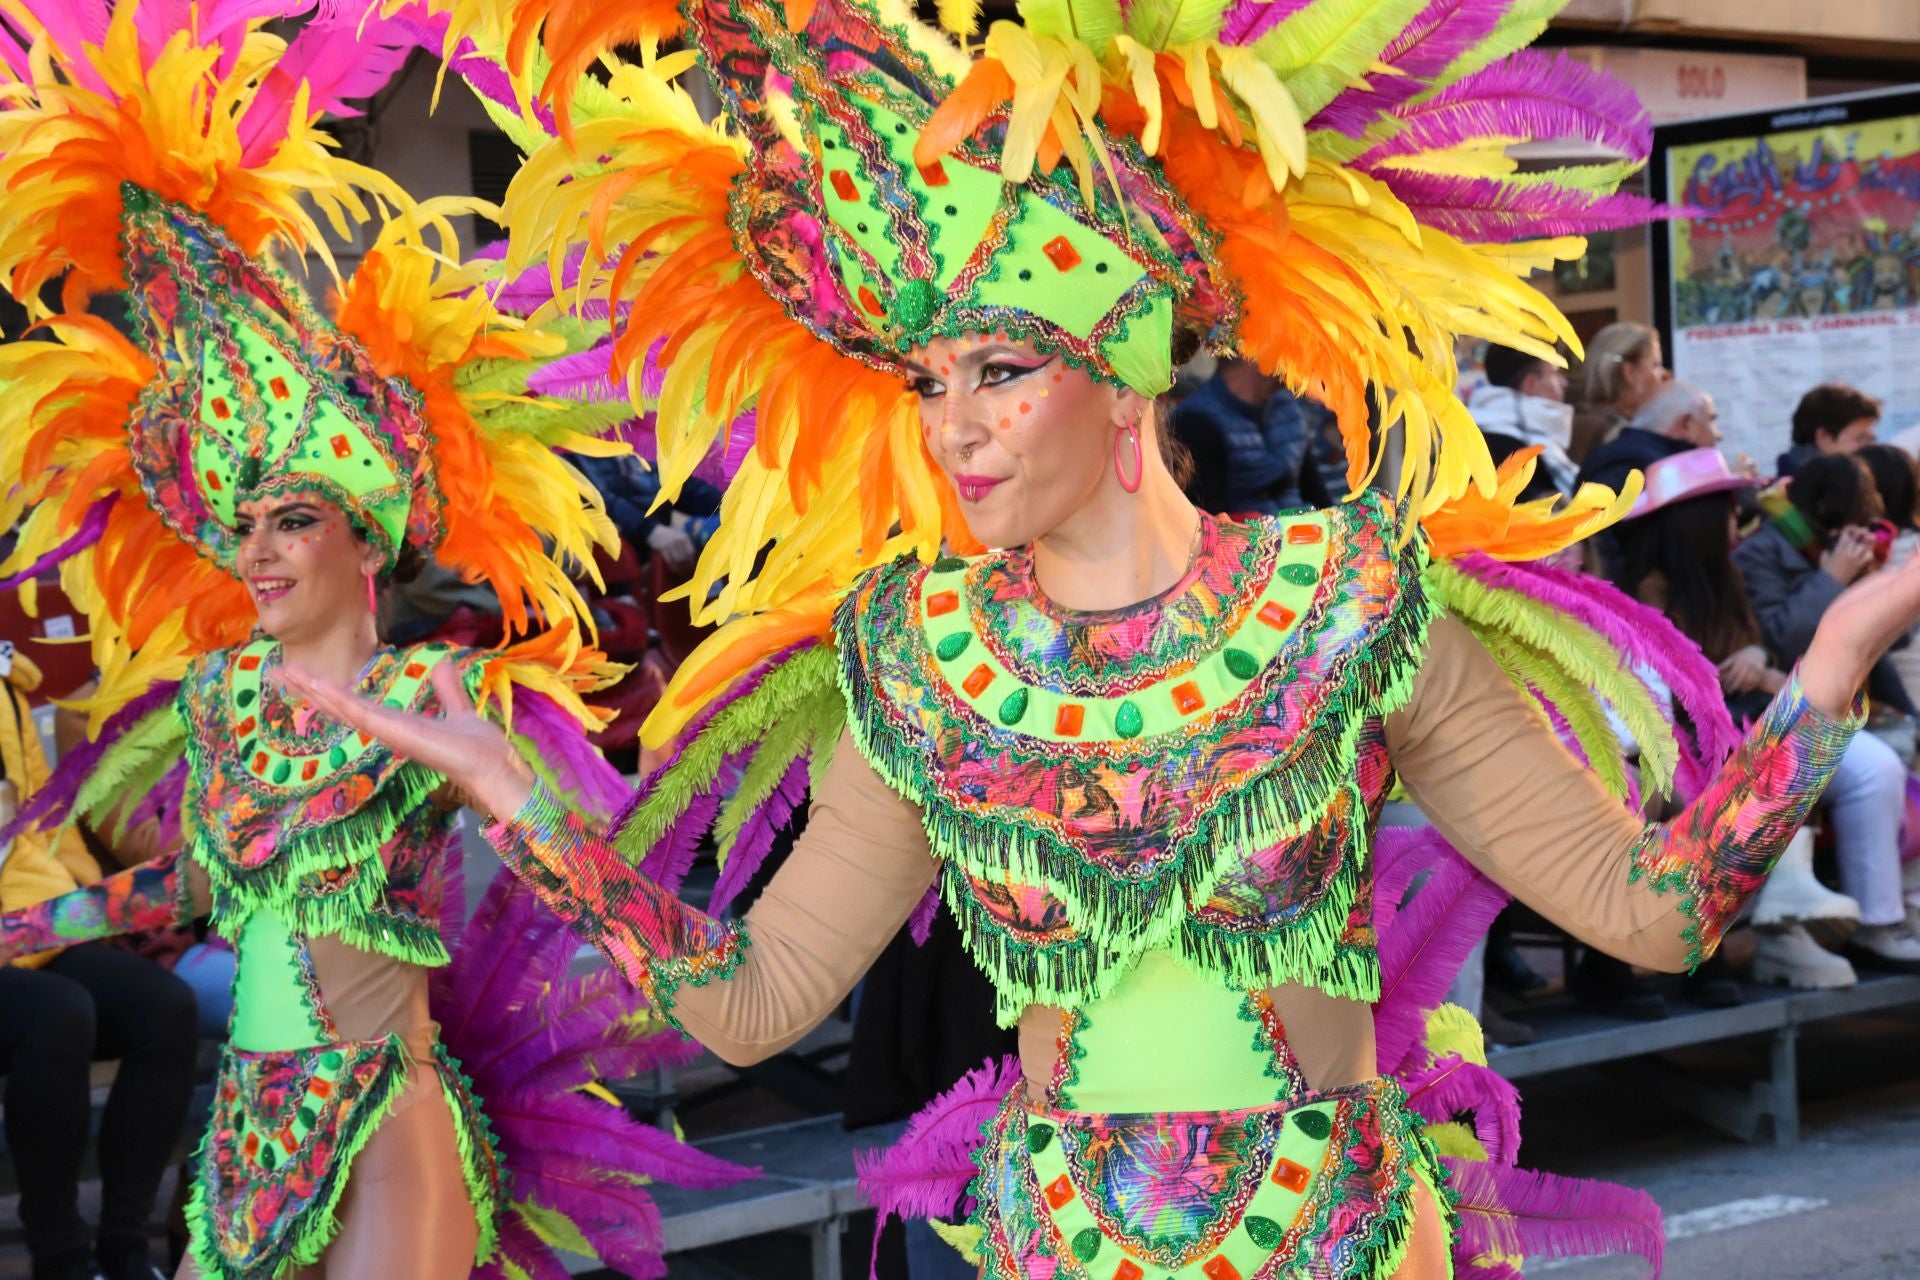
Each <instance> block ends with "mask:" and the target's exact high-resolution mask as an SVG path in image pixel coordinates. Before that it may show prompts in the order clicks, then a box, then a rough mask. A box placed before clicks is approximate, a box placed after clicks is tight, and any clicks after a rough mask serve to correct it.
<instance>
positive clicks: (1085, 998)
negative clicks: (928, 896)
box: [834, 503, 1431, 1025]
mask: <svg viewBox="0 0 1920 1280" xmlns="http://www.w3.org/2000/svg"><path fill="white" fill-rule="evenodd" d="M1354 518H1356V519H1360V520H1370V521H1379V522H1381V523H1390V520H1391V517H1389V516H1387V515H1385V514H1383V513H1382V512H1381V511H1380V509H1379V508H1378V506H1377V505H1376V504H1373V503H1367V504H1365V505H1364V506H1363V507H1362V508H1361V509H1360V511H1359V512H1358V513H1357V514H1356V516H1355V517H1354ZM1386 536H1387V537H1388V538H1389V539H1390V538H1391V537H1392V534H1391V531H1389V532H1388V533H1387V535H1386ZM1425 563H1426V548H1425V544H1424V542H1422V541H1420V540H1418V539H1416V540H1415V541H1414V542H1412V543H1411V544H1409V546H1408V547H1407V548H1406V549H1405V550H1403V551H1402V552H1401V553H1399V555H1398V556H1397V559H1396V577H1397V578H1398V585H1399V592H1400V595H1399V599H1398V601H1397V603H1396V605H1395V607H1394V609H1393V611H1392V612H1391V613H1390V614H1389V615H1388V616H1387V617H1385V618H1384V619H1382V620H1381V621H1380V622H1379V623H1378V624H1376V626H1375V627H1374V629H1373V630H1372V632H1371V633H1370V634H1368V635H1367V636H1365V637H1363V638H1362V639H1360V640H1359V641H1358V642H1357V643H1356V648H1355V652H1354V654H1353V656H1352V659H1351V661H1349V662H1348V663H1347V664H1346V665H1345V666H1344V668H1342V669H1341V670H1340V671H1338V672H1336V673H1335V675H1334V677H1333V678H1335V679H1338V680H1339V681H1340V687H1339V689H1338V690H1337V691H1336V694H1335V696H1334V697H1332V698H1330V699H1329V700H1328V703H1327V710H1326V711H1325V712H1323V713H1322V717H1321V720H1320V721H1319V722H1318V723H1316V724H1313V725H1309V726H1306V727H1305V728H1304V729H1303V731H1302V735H1301V737H1302V739H1303V740H1304V741H1305V742H1306V743H1307V744H1308V746H1307V748H1306V750H1305V752H1304V753H1303V755H1302V756H1301V757H1300V758H1299V759H1298V760H1297V761H1294V762H1291V763H1289V764H1288V765H1287V767H1285V768H1281V767H1280V765H1279V763H1278V762H1276V763H1275V764H1274V765H1272V766H1271V767H1269V768H1267V769H1266V770H1265V771H1263V772H1261V773H1258V774H1255V775H1254V776H1253V777H1251V778H1249V779H1248V780H1247V781H1246V783H1245V784H1244V785H1243V786H1241V787H1239V788H1237V789H1236V790H1234V791H1233V792H1232V793H1231V794H1228V795H1226V796H1223V797H1222V798H1221V799H1220V800H1219V801H1218V802H1217V803H1216V804H1215V806H1214V807H1213V808H1212V809H1211V810H1210V811H1208V812H1206V813H1204V814H1201V815H1199V818H1198V820H1197V822H1196V823H1195V825H1194V827H1193V829H1192V830H1191V831H1190V832H1189V833H1188V834H1187V835H1186V836H1184V837H1183V838H1182V839H1181V840H1180V841H1179V842H1178V843H1177V844H1176V846H1175V847H1174V849H1173V851H1172V857H1171V858H1170V859H1169V860H1168V862H1167V864H1166V867H1165V869H1164V870H1163V872H1162V873H1161V874H1160V875H1159V876H1156V877H1153V878H1151V879H1139V880H1134V879H1127V878H1122V877H1117V876H1114V875H1112V874H1110V873H1108V872H1106V871H1104V870H1102V869H1101V868H1099V867H1097V866H1094V865H1093V864H1092V863H1090V862H1089V861H1087V860H1086V859H1085V858H1083V857H1081V856H1080V855H1079V854H1078V853H1077V852H1076V851H1075V850H1074V849H1073V848H1072V847H1071V846H1069V845H1067V844H1066V843H1065V842H1063V841H1061V840H1060V839H1058V838H1057V837H1056V836H1055V835H1054V834H1053V833H1052V832H1050V831H1049V830H1047V829H1046V828H1045V827H1044V826H1042V825H1040V824H1039V823H1038V822H1037V821H1033V820H1023V819H1021V818H1020V817H1016V816H1009V815H1007V814H1004V813H997V812H987V811H983V810H981V809H978V808H975V807H973V806H972V805H971V804H969V803H968V802H966V801H964V800H955V799H952V798H949V797H948V796H946V795H945V794H943V793H942V792H941V791H940V790H939V788H938V787H937V786H936V785H935V784H934V781H933V779H932V778H931V777H930V776H929V774H928V772H927V762H926V760H925V758H924V756H923V755H922V753H921V752H919V751H918V750H916V749H914V748H912V747H909V746H908V744H907V743H906V742H905V741H903V739H902V737H901V735H900V733H899V731H898V730H897V729H896V728H895V726H894V724H893V722H892V719H891V717H890V713H889V709H888V707H887V706H886V704H885V701H884V699H883V698H882V696H881V695H880V694H879V693H878V692H876V691H875V689H874V688H873V686H872V685H871V684H870V682H869V681H868V678H867V673H866V669H865V665H864V661H863V649H862V637H861V634H860V616H859V613H858V610H859V608H860V605H861V602H862V600H863V599H864V596H865V593H864V592H863V591H859V590H856V591H855V593H854V594H852V595H850V596H849V597H848V598H847V599H846V601H844V602H843V603H842V604H841V606H840V608H839V610H838V611H837V612H836V613H835V615H834V628H835V636H836V642H837V648H838V651H839V655H840V663H839V676H840V683H841V691H842V693H843V694H844V696H845V698H846V702H847V706H848V709H849V713H848V723H849V725H850V727H851V728H852V731H853V738H854V742H855V744H856V745H857V746H858V747H859V749H860V753H861V754H862V755H863V756H865V757H866V759H867V760H868V761H869V762H870V763H871V764H872V765H873V767H874V769H875V771H876V772H878V773H879V774H880V776H881V777H882V778H883V779H884V780H885V781H886V782H887V784H888V785H889V786H890V787H892V788H893V790H894V791H896V792H898V793H899V794H900V795H901V796H903V797H905V798H906V799H907V800H908V801H910V802H912V803H913V804H915V805H917V806H918V807H919V808H920V810H921V814H922V821H923V823H924V825H925V828H926V832H927V839H928V843H929V844H930V846H931V847H932V850H933V853H934V854H935V856H936V857H939V858H941V859H942V860H944V861H947V862H950V863H952V864H953V865H954V866H956V867H958V868H959V869H961V870H962V871H965V872H966V873H967V874H969V875H973V876H976V877H979V878H982V879H992V880H996V881H1000V880H1012V881H1015V882H1024V883H1029V884H1041V883H1044V884H1046V885H1047V886H1048V887H1049V888H1050V889H1052V890H1054V891H1055V892H1056V893H1058V894H1059V896H1060V897H1061V898H1062V899H1063V901H1064V902H1065V903H1066V906H1067V910H1068V915H1069V918H1070V919H1071V921H1072V923H1073V925H1074V927H1075V929H1076V930H1077V931H1078V932H1079V934H1080V940H1077V941H1075V942H1072V943H1065V944H1053V945H1048V946H1035V945H1032V944H1030V943H1027V942H1025V941H1024V940H1023V939H1021V938H1018V937H1016V936H1014V935H1013V934H1011V933H1009V932H1007V931H1006V930H1004V929H1002V928H999V927H997V926H995V925H994V923H993V922H992V921H991V920H989V919H987V918H986V916H985V914H984V912H981V911H979V910H978V909H977V906H976V904H974V902H973V895H972V891H971V889H970V887H969V886H968V884H967V883H966V881H965V879H964V878H963V877H961V876H955V875H946V876H943V877H942V896H943V897H944V898H945V900H946V902H947V904H948V906H949V907H950V908H951V909H952V910H953V911H954V913H955V916H956V918H958V919H960V920H962V921H964V922H966V925H967V927H966V928H965V929H963V934H964V936H965V938H966V945H967V949H968V951H969V952H970V953H971V954H972V955H973V957H974V958H975V960H976V961H977V962H979V964H980V965H981V967H982V968H983V969H984V970H985V971H986V972H987V974H988V975H989V976H990V977H991V978H992V980H993V983H994V987H995V992H996V995H997V997H998V1004H999V1013H1000V1018H1001V1021H1002V1023H1003V1025H1011V1023H1012V1022H1014V1021H1016V1020H1017V1019H1018V1017H1019V1015H1020V1012H1021V1011H1022V1010H1023V1009H1024V1008H1025V1007H1026V1006H1027V1005H1029V1004H1035V1003H1038V1004H1052V1005H1064V1006H1067V1007H1080V1006H1084V1005H1085V1004H1087V1003H1089V1002H1091V1001H1093V1000H1096V999H1099V998H1100V997H1102V996H1105V995H1107V994H1108V993H1109V992H1111V991H1112V989H1113V987H1114V986H1115V985H1116V984H1117V983H1118V982H1119V981H1120V979H1121V978H1122V977H1123V976H1124V975H1125V973H1126V970H1127V967H1128V966H1127V963H1126V962H1127V961H1128V960H1130V959H1131V958H1133V957H1136V956H1138V955H1139V954H1141V953H1142V952H1144V951H1147V950H1150V949H1153V948H1156V947H1171V948H1175V949H1176V950H1177V952H1178V954H1179V955H1180V956H1181V958H1182V959H1184V960H1186V961H1187V962H1188V963H1189V964H1191V965H1193V966H1194V967H1196V968H1197V969H1199V970H1200V971H1201V972H1205V973H1208V974H1211V975H1214V976H1216V977H1218V978H1219V979H1220V980H1221V981H1222V982H1224V983H1226V984H1227V985H1229V986H1234V987H1242V988H1247V987H1256V986H1270V985H1272V984H1273V983H1274V982H1275V981H1284V980H1287V979H1290V978H1298V979H1302V980H1308V981H1311V982H1312V983H1313V985H1314V986H1316V987H1318V988H1320V989H1321V990H1324V991H1326V992H1327V993H1328V994H1331V995H1336V996H1342V997H1346V998H1349V999H1358V1000H1369V1001H1371V1000H1376V999H1378V998H1379V995H1380V974H1379V965H1378V962H1377V960H1375V959H1373V958H1372V957H1371V956H1370V955H1368V954H1367V953H1365V952H1355V951H1353V950H1352V949H1351V948H1343V947H1341V946H1340V945H1339V942H1340V939H1341V937H1342V936H1343V935H1344V934H1345V931H1346V923H1347V916H1348V914H1349V913H1350V911H1351V909H1352V907H1353V903H1354V900H1355V896H1356V895H1357V893H1358V890H1359V884H1360V880H1359V877H1360V876H1361V875H1364V874H1367V873H1368V872H1367V869H1366V866H1365V863H1366V858H1367V853H1368V850H1369V848H1370V845H1369V843H1368V837H1367V835H1366V828H1367V825H1368V824H1367V821H1366V818H1365V813H1364V810H1363V809H1361V808H1360V807H1359V806H1358V805H1356V807H1355V811H1354V825H1353V832H1354V836H1353V841H1354V848H1353V851H1352V852H1353V856H1352V857H1351V858H1350V859H1348V863H1349V865H1348V867H1347V868H1344V869H1343V870H1342V871H1341V872H1340V875H1339V878H1338V879H1337V880H1336V881H1335V883H1334V885H1333V886H1332V888H1331V889H1330V890H1329V892H1328V895H1327V897H1326V898H1325V899H1323V900H1322V901H1321V902H1320V903H1319V904H1317V905H1316V907H1315V909H1314V910H1312V911H1311V912H1309V913H1308V914H1307V915H1306V916H1305V917H1303V918H1300V919H1297V920H1294V921H1292V922H1290V923H1289V924H1287V925H1286V926H1284V927H1282V928H1280V929H1277V930H1274V931H1271V932H1269V933H1266V934H1251V933H1250V934H1245V935H1240V934H1230V933H1227V932H1225V931H1223V930H1217V929H1207V928H1205V927H1199V926H1197V923H1196V922H1194V921H1191V920H1190V919H1189V918H1188V915H1187V906H1186V904H1187V903H1188V902H1204V901H1206V900H1207V899H1208V898H1209V897H1211V896H1212V892H1213V889H1214V886H1215V885H1216V884H1217V883H1218V881H1219V878H1220V876H1221V875H1222V874H1223V872H1224V871H1225V869H1226V867H1225V859H1223V858H1221V857H1218V856H1216V851H1218V850H1222V849H1232V848H1236V847H1237V848H1264V847H1268V846H1270V845H1272V844H1275V843H1278V842H1280V841H1282V840H1287V839H1291V838H1294V837H1296V836H1299V835H1300V834H1302V833H1303V832H1305V831H1306V830H1307V829H1308V828H1310V827H1311V826H1312V825H1313V824H1314V823H1316V822H1318V821H1319V820H1320V819H1321V818H1322V817H1323V816H1324V815H1325V814H1326V812H1327V809H1328V806H1329V804H1330V803H1331V802H1332V800H1333V798H1334V796H1335V794H1336V793H1337V792H1338V791H1339V789H1340V788H1341V787H1343V786H1348V785H1351V784H1352V781H1353V776H1354V772H1353V771H1354V762H1355V759H1356V757H1357V754H1358V747H1359V739H1360V734H1361V731H1362V729H1363V728H1364V726H1365V724H1366V723H1367V721H1368V720H1370V719H1372V718H1375V717H1380V716H1386V715H1390V714H1392V713H1393V712H1394V711H1396V710H1398V709H1399V708H1400V707H1401V706H1403V705H1404V704H1405V703H1406V701H1407V699H1408V698H1409V697H1410V696H1411V695H1412V691H1413V678H1414V675H1415V673H1416V669H1417V667H1418V663H1419V658H1420V655H1421V654H1422V653H1424V652H1425V649H1426V638H1427V627H1428V622H1429V619H1430V616H1431V609H1430V606H1429V604H1428V602H1427V598H1426V594H1425V591H1424V590H1423V588H1422V584H1421V573H1422V570H1423V569H1424V568H1425ZM1357 568H1358V566H1357V565H1356V564H1354V563H1352V562H1349V563H1346V564H1343V565H1341V566H1340V567H1339V570H1338V572H1339V573H1340V574H1341V577H1340V579H1339V580H1338V581H1336V582H1335V583H1334V584H1333V590H1334V592H1335V593H1336V595H1335V599H1334V602H1333V606H1332V607H1333V608H1334V609H1338V608H1339V607H1340V606H1339V600H1338V593H1340V592H1342V591H1344V590H1345V589H1346V588H1347V586H1348V584H1349V583H1350V582H1351V581H1352V580H1353V579H1354V578H1355V577H1356V576H1357ZM890 569H894V566H882V567H881V568H880V569H878V570H876V571H874V572H875V573H879V574H884V573H887V572H888V571H889V570H890ZM894 571H898V570H897V569H894ZM1311 642H1312V637H1311V636H1306V635H1302V636H1300V637H1297V638H1296V641H1295V642H1292V643H1290V644H1289V647H1288V648H1287V649H1286V650H1283V656H1284V655H1286V654H1292V653H1295V652H1298V651H1299V650H1298V647H1297V646H1298V645H1303V644H1310V643H1311ZM1286 674H1288V673H1283V674H1282V677H1281V680H1280V682H1279V683H1278V684H1276V686H1275V688H1276V690H1277V689H1279V688H1281V687H1284V683H1285V677H1286ZM1169 880H1171V881H1172V883H1171V884H1169V883H1168V881H1169Z"/></svg>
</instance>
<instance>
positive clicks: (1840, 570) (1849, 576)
mask: <svg viewBox="0 0 1920 1280" xmlns="http://www.w3.org/2000/svg"><path fill="white" fill-rule="evenodd" d="M1871 568H1873V531H1872V530H1870V529H1867V528H1865V527H1863V526H1861V525H1857V524H1850V525H1848V526H1847V527H1846V528H1844V529H1842V530H1841V531H1840V536H1839V537H1837V538H1835V539H1834V542H1833V545H1832V546H1831V547H1828V548H1827V549H1826V550H1825V551H1823V552H1822V553H1821V554H1820V571H1821V572H1822V573H1824V574H1826V575H1827V576H1828V577H1830V578H1832V579H1833V580H1834V581H1835V582H1838V583H1839V584H1840V585H1841V586H1843V587H1844V586H1846V585H1847V584H1849V583H1851V582H1854V581H1855V580H1857V579H1858V578H1859V577H1860V575H1861V574H1863V573H1865V572H1866V571H1867V570H1869V569H1871Z"/></svg>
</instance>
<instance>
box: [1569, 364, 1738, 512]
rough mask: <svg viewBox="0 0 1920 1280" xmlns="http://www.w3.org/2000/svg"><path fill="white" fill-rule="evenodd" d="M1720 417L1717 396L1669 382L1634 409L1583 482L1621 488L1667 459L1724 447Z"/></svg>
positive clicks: (1590, 461) (1591, 460)
mask: <svg viewBox="0 0 1920 1280" xmlns="http://www.w3.org/2000/svg"><path fill="white" fill-rule="evenodd" d="M1719 422H1720V415H1719V412H1718V411H1717V410H1716V409H1715V408H1714V405H1713V397H1712V396H1710V395H1708V394H1707V393H1706V392H1704V391H1702V390H1701V389H1700V388H1698V387H1696V386H1694V385H1693V384H1691V383H1687V382H1669V383H1667V384H1666V385H1665V386H1663V387H1661V388H1659V389H1658V390H1656V391H1655V392H1654V393H1653V394H1652V395H1651V396H1649V397H1648V398H1647V399H1646V401H1645V402H1644V403H1642V404H1641V405H1640V407H1639V408H1638V409H1637V410H1635V411H1634V415H1633V418H1632V419H1631V420H1630V421H1629V422H1628V423H1627V424H1626V425H1625V426H1623V427H1622V428H1620V431H1619V433H1618V434H1616V435H1615V436H1614V437H1613V439H1611V440H1609V441H1607V442H1606V443H1605V444H1603V445H1600V446H1599V447H1598V448H1596V449H1595V450H1594V451H1593V452H1592V453H1590V454H1588V455H1587V461H1586V464H1585V465H1584V466H1582V467H1581V468H1580V483H1581V484H1603V485H1606V486H1607V488H1609V489H1613V490H1616V491H1617V490H1619V488H1620V486H1622V485H1623V484H1625V483H1626V482H1627V476H1628V475H1630V474H1632V473H1633V472H1635V471H1645V470H1646V469H1647V468H1648V467H1650V466H1652V465H1653V464H1654V463H1656V462H1658V461H1660V459H1662V458H1670V457H1672V456H1673V455H1674V454H1676V453H1681V452H1683V451H1685V450H1687V449H1711V448H1713V447H1714V446H1715V445H1717V444H1719V443H1720V425H1719Z"/></svg>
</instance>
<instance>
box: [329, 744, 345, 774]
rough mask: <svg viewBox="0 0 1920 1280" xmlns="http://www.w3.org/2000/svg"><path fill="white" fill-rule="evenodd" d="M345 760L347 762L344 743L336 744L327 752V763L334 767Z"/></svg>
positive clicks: (337, 766)
mask: <svg viewBox="0 0 1920 1280" xmlns="http://www.w3.org/2000/svg"><path fill="white" fill-rule="evenodd" d="M346 762H347V748H346V746H345V745H344V744H342V745H340V746H336V747H335V748H334V749H333V750H331V751H329V752H327V763H328V764H329V765H332V766H333V767H334V768H336V769H338V768H339V767H340V766H341V765H343V764H345V763H346Z"/></svg>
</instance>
